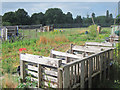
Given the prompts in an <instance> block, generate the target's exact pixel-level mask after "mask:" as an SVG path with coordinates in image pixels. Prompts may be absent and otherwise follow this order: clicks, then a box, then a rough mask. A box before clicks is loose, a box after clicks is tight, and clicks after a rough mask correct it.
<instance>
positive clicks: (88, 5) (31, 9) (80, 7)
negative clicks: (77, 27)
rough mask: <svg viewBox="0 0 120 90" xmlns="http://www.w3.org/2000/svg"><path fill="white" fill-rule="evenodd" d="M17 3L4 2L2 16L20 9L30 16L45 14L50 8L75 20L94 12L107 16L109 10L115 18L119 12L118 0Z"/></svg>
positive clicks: (13, 1)
mask: <svg viewBox="0 0 120 90" xmlns="http://www.w3.org/2000/svg"><path fill="white" fill-rule="evenodd" d="M8 1H9V2H8ZM16 1H17V0H16ZM16 1H15V0H2V15H3V14H4V13H6V12H9V11H16V10H17V9H18V8H24V9H25V10H26V11H27V12H28V14H29V15H30V16H31V15H32V14H33V13H39V12H43V13H45V11H46V10H47V9H48V8H60V9H62V11H63V12H64V13H67V12H68V11H69V12H71V13H72V14H73V17H74V18H75V17H76V16H77V15H81V16H82V17H83V16H84V17H86V15H87V14H89V15H91V13H92V12H94V13H95V14H96V16H100V15H105V14H106V11H107V10H109V12H110V13H112V14H113V16H115V14H116V12H117V11H118V10H117V7H118V4H117V0H116V2H115V0H114V2H113V1H112V0H111V1H109V2H108V0H104V1H106V2H98V1H100V0H96V2H94V1H95V0H91V1H92V2H87V0H84V1H86V2H78V0H76V1H75V0H74V1H75V2H73V0H69V2H68V0H66V2H63V0H61V1H59V0H58V1H59V2H56V1H57V0H56V1H55V0H52V1H53V2H48V1H47V0H45V2H42V1H41V0H39V2H38V0H24V1H26V2H23V0H19V2H16ZM28 1H29V2H28ZM31 1H34V2H31ZM79 1H80V0H79ZM82 1H83V0H82Z"/></svg>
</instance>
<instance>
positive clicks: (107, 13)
mask: <svg viewBox="0 0 120 90" xmlns="http://www.w3.org/2000/svg"><path fill="white" fill-rule="evenodd" d="M106 17H107V18H108V17H109V11H108V10H107V11H106Z"/></svg>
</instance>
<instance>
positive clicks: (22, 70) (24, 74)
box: [20, 60, 26, 82]
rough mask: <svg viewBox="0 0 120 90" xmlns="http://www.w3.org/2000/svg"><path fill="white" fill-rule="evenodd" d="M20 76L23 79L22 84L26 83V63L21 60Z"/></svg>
mask: <svg viewBox="0 0 120 90" xmlns="http://www.w3.org/2000/svg"><path fill="white" fill-rule="evenodd" d="M20 75H21V78H22V82H24V81H25V76H26V73H25V61H23V60H20Z"/></svg>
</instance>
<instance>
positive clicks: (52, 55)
mask: <svg viewBox="0 0 120 90" xmlns="http://www.w3.org/2000/svg"><path fill="white" fill-rule="evenodd" d="M50 57H51V58H56V55H54V54H52V50H51V51H50Z"/></svg>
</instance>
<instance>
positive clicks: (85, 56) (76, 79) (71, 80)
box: [20, 42, 115, 88]
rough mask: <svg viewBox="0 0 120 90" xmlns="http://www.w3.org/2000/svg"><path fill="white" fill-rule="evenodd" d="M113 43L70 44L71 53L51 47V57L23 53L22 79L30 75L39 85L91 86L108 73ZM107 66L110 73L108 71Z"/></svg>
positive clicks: (63, 86) (21, 55)
mask: <svg viewBox="0 0 120 90" xmlns="http://www.w3.org/2000/svg"><path fill="white" fill-rule="evenodd" d="M112 46H113V45H112V44H111V43H96V42H86V43H85V46H77V45H71V47H70V53H65V52H60V51H55V50H51V52H50V57H43V56H38V55H31V54H20V62H21V63H20V68H21V69H20V70H21V77H22V80H23V81H25V77H26V76H30V77H31V79H32V81H37V83H38V84H37V87H39V88H41V87H51V88H74V87H78V86H80V87H81V88H84V87H85V82H86V81H88V83H89V84H88V87H89V88H90V87H91V86H92V78H93V77H94V76H96V75H97V74H100V80H101V78H102V77H103V76H102V75H103V73H104V78H106V74H108V75H107V76H109V71H110V62H111V61H112V60H113V52H114V50H115V48H113V47H112ZM106 69H107V70H108V73H106Z"/></svg>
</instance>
